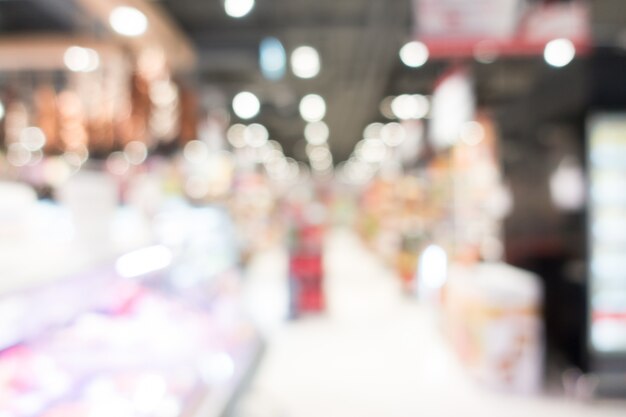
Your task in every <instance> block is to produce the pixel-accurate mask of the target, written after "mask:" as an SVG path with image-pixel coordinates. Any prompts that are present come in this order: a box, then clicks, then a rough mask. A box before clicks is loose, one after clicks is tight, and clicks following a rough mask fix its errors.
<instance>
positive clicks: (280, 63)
mask: <svg viewBox="0 0 626 417" xmlns="http://www.w3.org/2000/svg"><path fill="white" fill-rule="evenodd" d="M259 64H260V66H261V72H262V73H263V76H265V78H267V79H269V80H279V79H281V78H282V77H283V76H284V75H285V68H286V66H287V56H286V53H285V48H284V47H283V44H282V43H281V42H280V41H279V40H278V39H276V38H272V37H270V38H265V39H263V41H261V45H260V47H259Z"/></svg>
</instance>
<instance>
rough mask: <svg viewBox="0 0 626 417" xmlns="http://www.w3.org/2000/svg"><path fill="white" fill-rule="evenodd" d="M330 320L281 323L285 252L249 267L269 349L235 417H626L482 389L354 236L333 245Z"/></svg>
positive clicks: (614, 410) (619, 411) (611, 410)
mask: <svg viewBox="0 0 626 417" xmlns="http://www.w3.org/2000/svg"><path fill="white" fill-rule="evenodd" d="M326 253H327V256H326V262H327V266H326V268H327V293H328V302H329V305H328V312H327V314H325V315H323V316H321V317H311V318H307V319H304V320H300V321H297V322H288V323H284V322H283V321H282V320H281V319H282V318H283V317H284V315H285V309H284V305H285V304H286V296H287V294H286V291H285V287H286V284H285V271H284V269H281V268H282V267H281V265H284V261H285V258H284V257H285V254H284V253H281V252H280V251H271V252H268V253H266V254H264V255H263V256H261V257H259V259H257V260H256V261H255V264H254V265H253V267H252V269H251V276H250V282H249V288H248V289H249V290H250V292H249V295H250V301H251V303H252V305H253V309H254V312H255V315H257V317H260V322H261V325H262V326H263V328H264V330H265V332H266V333H267V337H268V343H269V346H268V351H267V353H266V355H265V357H264V359H263V362H262V364H261V366H260V368H259V370H258V372H257V374H256V376H255V378H254V379H253V381H252V383H251V387H250V390H249V392H248V394H247V395H245V396H244V397H243V398H242V400H241V402H240V406H239V408H238V409H237V411H236V413H235V417H266V416H267V417H269V416H272V417H319V416H324V417H334V416H337V417H346V416H359V417H369V416H371V417H382V416H394V417H402V416H407V417H408V416H417V415H421V416H436V417H439V416H444V417H447V416H450V417H452V416H454V417H457V416H459V415H471V416H475V415H476V416H494V417H495V416H498V417H499V416H502V415H507V416H513V417H515V416H520V417H521V416H524V417H527V416H528V415H535V416H543V415H545V416H548V415H549V416H553V415H566V413H567V415H568V416H570V417H576V416H581V417H582V416H592V415H593V416H594V417H597V416H623V415H624V413H625V412H626V409H625V408H624V407H623V405H622V406H617V405H613V406H603V407H602V409H600V408H595V409H591V408H590V406H588V405H584V404H581V403H577V402H573V401H571V400H570V401H566V400H564V399H549V398H535V399H529V398H520V397H513V396H506V395H498V394H496V393H493V392H491V391H487V390H483V389H481V388H480V387H478V386H477V385H476V384H474V383H473V382H472V381H470V380H468V379H467V378H466V376H465V374H463V373H462V371H461V370H460V369H459V368H458V366H457V363H456V361H455V358H454V357H453V356H452V355H451V354H450V352H449V351H448V350H447V349H446V346H445V344H444V343H443V341H442V339H441V336H440V334H439V332H438V330H437V329H438V328H437V326H436V325H435V323H434V320H433V318H432V317H430V316H429V314H428V312H426V311H424V310H423V309H421V308H420V307H419V306H418V305H416V303H415V302H414V301H413V300H410V299H408V298H407V297H406V296H404V295H403V294H402V292H401V289H400V286H399V285H398V284H397V283H398V280H397V279H395V277H394V276H393V275H392V274H391V272H390V271H388V270H387V269H386V268H385V267H384V266H383V265H381V263H380V262H379V261H378V260H377V258H376V257H375V256H373V255H372V254H371V253H369V252H368V251H367V250H366V249H365V248H364V247H363V246H362V245H361V244H360V242H359V241H358V239H357V237H356V236H354V235H353V234H351V233H350V232H348V231H345V230H340V231H335V232H333V233H332V234H331V236H329V238H328V241H327V246H326Z"/></svg>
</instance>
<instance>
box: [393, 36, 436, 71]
mask: <svg viewBox="0 0 626 417" xmlns="http://www.w3.org/2000/svg"><path fill="white" fill-rule="evenodd" d="M428 56H429V52H428V47H427V46H426V45H424V44H423V43H422V42H417V41H413V42H409V43H407V44H406V45H404V46H403V47H402V48H401V49H400V59H401V60H402V62H403V63H404V65H406V66H407V67H411V68H418V67H421V66H422V65H424V64H425V63H426V62H427V61H428Z"/></svg>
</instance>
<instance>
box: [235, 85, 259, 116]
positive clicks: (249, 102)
mask: <svg viewBox="0 0 626 417" xmlns="http://www.w3.org/2000/svg"><path fill="white" fill-rule="evenodd" d="M259 110H261V103H260V102H259V99H258V98H257V96H255V95H254V94H252V93H251V92H249V91H243V92H241V93H239V94H237V95H236V96H235V98H234V99H233V111H234V112H235V114H236V115H237V116H239V117H240V118H242V119H252V118H253V117H254V116H256V115H257V114H259Z"/></svg>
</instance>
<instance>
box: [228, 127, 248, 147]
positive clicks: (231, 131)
mask: <svg viewBox="0 0 626 417" xmlns="http://www.w3.org/2000/svg"><path fill="white" fill-rule="evenodd" d="M245 131H246V126H245V125H242V124H239V123H237V124H234V125H232V126H231V127H229V128H228V131H227V132H226V138H227V139H228V142H229V143H230V144H231V145H232V147H233V148H236V149H240V148H243V147H244V146H246V139H245V137H244V132H245Z"/></svg>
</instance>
